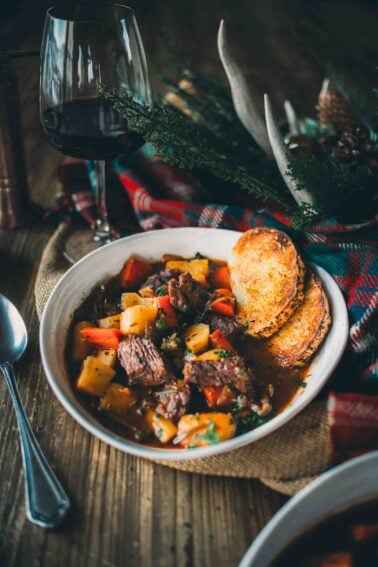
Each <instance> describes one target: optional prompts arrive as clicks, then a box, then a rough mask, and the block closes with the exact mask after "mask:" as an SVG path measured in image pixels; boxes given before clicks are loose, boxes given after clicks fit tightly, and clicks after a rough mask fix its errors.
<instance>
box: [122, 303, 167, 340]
mask: <svg viewBox="0 0 378 567" xmlns="http://www.w3.org/2000/svg"><path fill="white" fill-rule="evenodd" d="M157 314H158V308H157V305H156V303H155V304H154V305H133V306H132V307H129V308H128V309H126V311H123V312H122V315H121V326H120V329H121V333H122V334H123V335H144V334H145V332H146V331H147V330H149V329H150V328H151V327H152V325H153V324H154V322H155V320H156V317H157Z"/></svg>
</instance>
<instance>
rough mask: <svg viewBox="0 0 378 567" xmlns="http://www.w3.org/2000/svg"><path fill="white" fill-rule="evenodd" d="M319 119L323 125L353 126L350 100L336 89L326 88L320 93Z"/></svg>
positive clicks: (317, 108)
mask: <svg viewBox="0 0 378 567" xmlns="http://www.w3.org/2000/svg"><path fill="white" fill-rule="evenodd" d="M316 110H317V111H318V120H319V122H320V123H321V124H323V126H327V125H328V124H333V125H334V126H336V128H338V129H339V128H347V127H350V126H353V124H354V120H353V114H352V109H351V106H350V104H349V101H348V100H347V99H346V98H345V96H344V95H343V94H342V93H341V92H339V91H334V90H326V91H324V92H321V93H320V95H319V101H318V105H317V107H316Z"/></svg>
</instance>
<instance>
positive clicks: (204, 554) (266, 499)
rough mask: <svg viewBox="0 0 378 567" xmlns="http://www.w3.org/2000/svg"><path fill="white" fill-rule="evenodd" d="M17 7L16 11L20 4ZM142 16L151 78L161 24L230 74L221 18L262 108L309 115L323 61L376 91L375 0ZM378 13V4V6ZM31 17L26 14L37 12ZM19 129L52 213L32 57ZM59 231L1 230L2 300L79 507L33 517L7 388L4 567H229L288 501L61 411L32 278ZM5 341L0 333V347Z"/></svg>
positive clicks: (40, 418) (35, 404)
mask: <svg viewBox="0 0 378 567" xmlns="http://www.w3.org/2000/svg"><path fill="white" fill-rule="evenodd" d="M18 4H19V2H18ZM130 4H132V5H133V6H134V7H135V8H136V10H137V15H138V19H139V22H140V27H141V30H142V34H143V37H144V39H145V44H146V50H147V54H148V59H149V63H150V69H151V70H154V69H156V68H163V69H164V70H167V69H168V68H169V63H168V61H167V57H166V54H165V53H164V50H163V49H162V43H163V42H162V33H161V30H162V28H163V27H165V28H167V29H168V30H169V31H171V32H172V33H174V35H175V36H176V37H177V38H179V40H180V42H181V43H182V44H183V45H184V47H185V49H186V50H187V51H188V53H189V55H190V56H191V57H192V59H193V61H194V62H195V64H196V66H197V67H198V68H200V69H201V70H203V71H211V72H215V73H217V74H219V76H221V75H222V70H221V67H220V63H219V61H218V58H217V54H216V47H215V45H216V44H215V36H216V30H217V26H218V23H219V20H220V18H221V17H224V18H226V21H227V24H228V25H229V30H230V35H231V36H232V40H233V41H234V42H235V45H236V46H237V49H238V54H239V56H240V60H241V62H242V63H243V66H244V68H245V70H246V74H247V76H248V79H249V81H250V84H251V86H252V88H253V90H254V92H255V93H256V96H258V97H259V100H261V95H262V93H263V92H264V91H266V92H270V93H271V94H272V98H273V101H274V103H275V104H277V105H278V104H279V103H282V101H283V100H284V99H285V98H286V97H289V98H290V99H291V100H292V102H293V103H294V104H295V105H296V106H297V107H298V109H299V110H300V111H303V112H304V111H306V112H307V113H311V111H312V108H313V106H314V103H315V100H316V95H317V92H318V90H319V86H320V83H321V80H322V78H323V76H324V68H323V64H324V62H325V60H326V59H331V60H333V61H334V64H335V65H336V66H339V67H340V68H343V69H348V70H349V71H351V73H352V74H353V75H354V76H355V77H357V78H358V79H359V80H360V84H361V85H370V84H371V81H372V76H373V68H374V64H376V54H377V50H376V33H375V27H374V26H375V25H376V24H374V21H375V22H376V10H375V8H374V4H375V3H374V2H367V1H360V2H352V1H341V0H340V1H327V2H326V1H319V2H310V1H304V2H290V1H279V0H277V1H273V0H266V1H263V0H241V1H235V0H193V1H187V2H177V1H175V0H159V1H148V0H140V1H135V2H130ZM375 6H376V4H375ZM31 8H32V9H31ZM43 9H44V2H43V1H42V2H36V3H34V4H33V6H32V3H31V2H27V1H26V2H21V6H20V7H19V10H18V12H17V13H16V14H13V15H11V16H10V17H8V19H7V20H6V21H5V22H4V23H3V24H1V25H2V29H1V32H2V33H1V40H0V46H2V47H7V48H20V47H25V48H26V47H38V46H39V42H40V35H41V30H42V25H43ZM15 69H16V71H17V73H18V76H19V80H20V91H21V100H22V108H23V116H22V119H23V129H24V135H25V150H26V155H27V164H28V172H29V183H30V188H31V195H32V198H33V201H34V202H35V203H37V204H38V205H40V206H43V207H49V206H50V205H51V203H52V202H53V200H54V195H55V192H56V190H57V187H58V183H57V180H56V178H55V172H54V166H55V164H57V163H58V162H59V161H61V160H62V159H63V156H62V155H61V154H58V153H57V152H55V151H54V150H53V149H51V148H50V147H49V146H48V144H47V143H46V142H45V141H44V140H43V138H42V134H41V130H40V126H39V115H38V61H37V60H36V59H32V60H28V61H18V62H17V63H16V64H15ZM53 229H54V227H53V226H52V225H49V224H47V223H44V222H42V221H41V220H37V221H36V222H35V223H33V224H31V225H30V226H28V227H26V228H24V229H19V230H14V231H6V230H1V231H0V292H1V293H5V294H6V295H8V296H9V297H10V299H11V300H12V301H14V302H15V303H16V304H17V306H18V307H19V309H20V311H21V312H22V314H23V316H24V317H25V320H26V323H27V327H28V330H29V333H30V335H29V336H30V342H29V347H28V349H27V352H26V355H25V356H24V358H23V359H22V361H21V362H19V363H18V364H17V367H16V375H17V379H18V384H19V389H20V393H21V398H22V401H23V403H24V405H25V408H26V413H27V415H28V416H29V418H30V421H31V423H32V427H33V429H34V431H35V433H36V436H37V438H38V440H39V442H40V444H41V447H42V449H43V450H44V452H45V454H46V456H47V458H48V460H49V462H50V463H51V464H52V467H53V468H54V470H55V471H56V473H57V475H58V477H59V478H60V479H61V481H62V483H63V485H64V486H65V487H66V489H67V491H68V493H69V495H70V497H71V499H72V502H73V509H72V512H71V513H70V516H69V518H68V520H67V522H66V523H65V525H64V526H63V527H62V528H61V529H60V530H57V531H44V530H42V529H41V528H38V527H36V526H33V525H32V524H31V523H29V522H28V520H27V519H26V517H25V507H24V491H23V473H22V464H21V455H20V449H19V443H18V433H17V427H16V421H15V417H14V413H13V409H12V406H11V402H10V398H9V395H8V392H7V389H6V385H5V382H4V381H0V565H1V566H4V567H5V566H17V567H26V566H27V567H37V566H42V565H43V566H48V567H50V566H53V567H55V566H57V567H58V566H62V567H63V566H64V567H78V566H103V567H113V566H114V567H119V566H131V567H132V566H139V565H142V566H145V565H146V566H154V567H156V566H161V567H166V566H176V565H177V566H192V565H194V566H201V567H205V566H213V565H216V566H219V567H221V566H234V565H237V563H238V561H239V560H240V559H241V557H242V555H243V554H244V552H245V551H246V549H247V547H248V545H249V544H250V543H251V541H252V540H253V538H254V537H255V536H256V534H257V533H258V532H259V531H260V530H261V528H262V527H263V526H264V525H265V524H266V522H267V521H268V520H269V518H271V517H272V515H273V514H274V513H275V511H276V510H277V509H278V508H279V507H280V506H281V505H282V504H283V503H284V502H285V500H286V499H285V497H283V496H282V495H280V494H278V493H275V492H273V491H272V490H270V489H268V488H266V487H264V486H263V485H262V484H261V483H260V482H259V481H257V480H238V479H228V478H215V477H205V476H199V475H191V474H187V473H182V472H178V471H174V470H171V469H167V468H164V467H162V466H159V465H156V464H151V463H150V462H147V461H143V460H141V459H138V458H135V457H132V456H128V455H125V454H122V453H120V452H119V451H116V450H115V449H112V448H110V447H108V446H106V445H105V444H103V443H101V442H100V441H98V440H97V439H95V438H94V437H92V436H91V435H89V433H87V432H86V431H84V430H83V429H82V428H81V427H80V426H79V425H78V424H77V423H76V422H75V421H74V420H73V419H72V418H71V417H70V416H69V415H68V414H67V413H66V412H65V411H64V410H63V408H62V407H61V406H60V404H59V403H58V402H57V400H56V399H55V397H54V396H53V394H52V392H51V390H50V388H49V387H48V385H47V382H46V379H45V376H44V374H43V371H42V368H41V363H40V356H39V345H38V319H37V316H36V312H35V308H34V296H33V289H34V281H35V277H36V272H37V269H38V263H39V259H40V257H41V253H42V251H43V249H44V246H45V245H46V243H47V241H48V239H49V237H50V236H51V234H52V232H53ZM0 340H1V337H0Z"/></svg>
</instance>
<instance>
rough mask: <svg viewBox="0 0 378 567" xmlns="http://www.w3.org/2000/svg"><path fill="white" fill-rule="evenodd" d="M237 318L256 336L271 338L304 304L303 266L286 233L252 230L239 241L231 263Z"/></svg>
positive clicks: (267, 229)
mask: <svg viewBox="0 0 378 567" xmlns="http://www.w3.org/2000/svg"><path fill="white" fill-rule="evenodd" d="M229 267H230V276H231V286H232V291H233V292H234V294H235V297H236V301H237V305H238V311H237V316H238V319H239V320H240V321H241V322H242V323H245V324H246V326H247V333H248V334H249V335H251V336H253V337H270V336H271V335H273V334H274V333H276V332H277V331H278V329H280V328H281V327H282V325H284V324H285V323H286V321H287V320H288V319H289V317H290V316H291V315H292V314H293V313H294V311H295V310H296V309H297V307H298V306H299V305H300V303H301V302H302V301H303V297H304V295H303V284H304V275H305V268H304V264H303V262H302V260H301V258H300V256H299V254H298V252H297V250H296V248H295V246H294V244H293V242H292V240H291V239H290V238H289V236H287V235H286V234H285V233H283V232H281V231H279V230H276V229H273V228H265V227H259V228H252V229H251V230H248V231H247V232H245V233H244V234H243V235H242V236H241V237H240V238H239V240H238V241H237V242H236V244H235V246H234V248H233V250H232V253H231V258H230V261H229Z"/></svg>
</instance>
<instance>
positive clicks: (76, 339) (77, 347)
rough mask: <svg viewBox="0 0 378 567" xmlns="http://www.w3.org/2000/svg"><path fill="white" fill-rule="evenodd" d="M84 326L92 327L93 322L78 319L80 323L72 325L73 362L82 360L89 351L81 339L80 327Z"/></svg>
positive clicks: (86, 344)
mask: <svg viewBox="0 0 378 567" xmlns="http://www.w3.org/2000/svg"><path fill="white" fill-rule="evenodd" d="M85 327H93V324H92V323H89V322H88V321H80V323H76V325H75V326H74V330H73V344H72V360H74V361H75V362H82V361H83V360H84V358H85V357H86V356H87V354H88V353H89V345H88V343H87V342H86V341H84V340H83V339H82V336H81V334H80V331H81V329H85Z"/></svg>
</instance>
